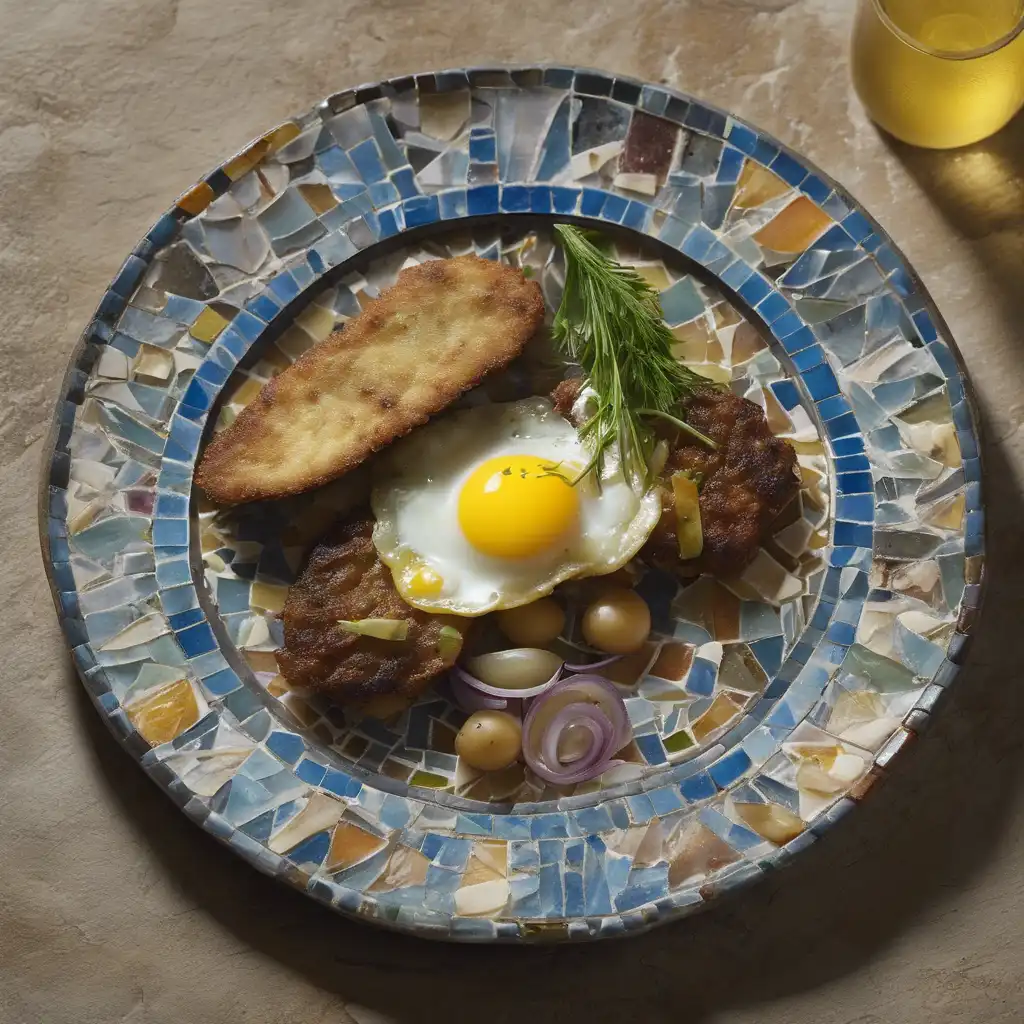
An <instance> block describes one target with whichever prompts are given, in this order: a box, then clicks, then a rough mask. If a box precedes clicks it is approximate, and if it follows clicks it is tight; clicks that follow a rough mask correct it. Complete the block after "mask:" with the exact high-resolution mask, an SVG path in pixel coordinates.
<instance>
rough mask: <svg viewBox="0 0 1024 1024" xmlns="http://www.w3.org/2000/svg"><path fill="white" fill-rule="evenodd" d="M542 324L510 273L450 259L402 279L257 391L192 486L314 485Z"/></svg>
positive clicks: (293, 488) (250, 489)
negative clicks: (342, 327) (340, 328)
mask: <svg viewBox="0 0 1024 1024" xmlns="http://www.w3.org/2000/svg"><path fill="white" fill-rule="evenodd" d="M543 318H544V300H543V297H542V296H541V291H540V288H539V287H538V285H537V283H536V282H535V281H528V280H527V279H526V278H524V277H523V275H522V274H521V273H520V272H519V271H518V270H516V269H514V268H512V267H507V266H503V265H502V264H500V263H495V262H493V261H491V260H485V259H480V258H479V257H477V256H460V257H458V258H457V259H451V260H431V261H429V262H427V263H421V264H419V265H418V266H415V267H410V268H409V269H407V270H403V271H402V273H401V274H399V276H398V281H397V283H396V284H395V285H394V286H393V287H392V288H389V289H388V290H387V291H385V292H384V293H383V294H381V295H380V297H379V298H377V299H374V300H372V301H371V302H370V303H369V304H368V305H367V306H366V308H365V309H364V310H363V312H362V313H361V314H360V315H359V316H358V317H356V318H355V319H354V320H352V321H351V322H350V323H348V324H346V325H345V327H344V329H342V330H340V331H335V332H334V333H333V334H332V335H331V336H330V337H329V338H327V339H325V340H324V341H322V342H320V343H319V344H318V345H315V346H314V347H313V348H311V349H310V350H309V351H308V352H306V353H304V354H303V355H302V356H301V357H300V358H299V359H298V360H296V362H295V363H294V365H292V366H290V367H289V368H288V369H287V370H285V371H284V372H283V373H281V374H280V375H279V376H277V377H275V378H274V379H273V380H271V381H270V382H269V383H268V384H266V385H265V386H264V387H263V389H262V390H261V391H260V393H259V394H258V395H257V396H256V398H255V399H253V401H252V402H251V403H250V404H249V405H248V406H246V408H245V409H243V410H242V412H241V413H240V414H239V416H238V418H237V419H236V420H235V422H234V423H232V424H231V426H229V427H227V429H225V430H224V431H222V432H221V433H220V434H218V435H217V436H216V437H215V438H214V439H213V440H212V441H211V442H210V444H209V446H208V447H207V449H206V451H205V452H204V453H203V456H202V459H201V460H200V463H199V468H198V470H197V472H196V483H197V484H198V485H199V486H200V487H201V488H202V489H203V490H204V491H205V492H206V493H207V495H208V496H209V497H210V498H212V499H213V500H214V501H219V502H224V503H226V504H236V503H238V502H243V501H254V500H256V499H262V498H281V497H284V496H286V495H289V494H298V493H300V492H302V491H307V490H310V489H311V488H313V487H319V486H320V485H322V484H325V483H327V482H328V481H330V480H333V479H334V478H335V477H339V476H341V475H342V474H343V473H345V472H347V471H348V470H350V469H353V468H355V467H356V466H358V465H359V464H360V463H361V462H362V461H363V460H364V459H365V458H366V457H367V456H368V455H370V454H371V453H372V452H374V451H376V450H377V449H378V448H382V447H383V446H384V445H386V444H388V443H389V442H390V441H393V440H394V439H395V438H396V437H401V436H402V435H403V434H405V433H407V432H408V431H409V430H411V429H412V428H413V427H415V426H417V425H419V424H421V423H425V422H426V421H427V419H428V418H429V417H430V416H431V415H432V414H433V413H436V412H440V411H441V410H442V409H444V408H445V407H446V406H447V405H449V404H450V403H451V402H452V401H454V400H455V399H456V398H457V397H458V396H459V395H460V394H461V393H462V392H463V391H465V390H466V389H467V388H470V387H472V386H473V385H474V384H476V383H477V382H478V381H479V380H480V378H481V377H483V376H484V375H485V374H487V373H490V372H491V371H492V370H496V369H499V368H501V367H503V366H505V365H506V364H507V363H508V362H509V361H510V360H511V359H512V358H513V357H515V356H516V355H518V354H519V352H520V351H521V350H522V348H523V346H524V345H525V344H526V342H527V341H528V340H529V338H530V336H531V335H532V334H533V333H534V331H536V329H537V327H538V326H539V325H540V323H541V321H542V320H543Z"/></svg>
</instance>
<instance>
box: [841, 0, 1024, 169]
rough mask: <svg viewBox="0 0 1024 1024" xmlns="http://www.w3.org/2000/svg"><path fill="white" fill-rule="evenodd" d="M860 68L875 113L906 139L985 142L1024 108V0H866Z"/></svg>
mask: <svg viewBox="0 0 1024 1024" xmlns="http://www.w3.org/2000/svg"><path fill="white" fill-rule="evenodd" d="M852 68H853V83H854V86H855V88H856V90H857V93H858V94H859V95H860V98H861V101H862V102H863V103H864V106H865V107H866V108H867V112H868V114H869V115H870V116H871V118H872V120H874V121H875V122H876V123H877V124H879V125H880V126H881V127H882V128H884V129H885V130H886V131H887V132H889V133H890V134H891V135H895V136H896V138H898V139H902V140H903V141H904V142H909V143H910V144H912V145H915V146H926V147H928V148H931V149H951V148H953V147H954V146H966V145H968V144H970V143H972V142H977V141H978V140H979V139H984V138H986V137H987V136H989V135H991V134H992V133H993V132H997V131H998V130H999V129H1000V128H1002V127H1003V125H1005V124H1006V123H1007V122H1008V121H1009V120H1010V119H1011V118H1012V117H1013V116H1014V114H1016V113H1017V111H1018V110H1020V109H1021V106H1024V0H859V5H858V9H857V16H856V21H855V23H854V30H853V53H852Z"/></svg>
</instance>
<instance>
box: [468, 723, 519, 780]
mask: <svg viewBox="0 0 1024 1024" xmlns="http://www.w3.org/2000/svg"><path fill="white" fill-rule="evenodd" d="M522 749H523V727H522V725H520V723H519V721H518V720H517V719H515V718H513V717H512V716H511V715H506V714H505V712H504V711H475V712H474V713H473V714H471V715H470V716H469V718H467V719H466V724H465V725H464V726H463V727H462V728H461V729H460V730H459V733H458V735H457V736H456V737H455V753H456V754H458V755H459V757H461V758H462V760H463V761H465V762H466V764H468V765H469V766H470V767H471V768H479V769H480V771H483V772H496V771H499V770H500V769H502V768H507V767H508V766H509V765H510V764H512V762H513V761H515V760H516V758H517V757H519V754H520V751H521V750H522Z"/></svg>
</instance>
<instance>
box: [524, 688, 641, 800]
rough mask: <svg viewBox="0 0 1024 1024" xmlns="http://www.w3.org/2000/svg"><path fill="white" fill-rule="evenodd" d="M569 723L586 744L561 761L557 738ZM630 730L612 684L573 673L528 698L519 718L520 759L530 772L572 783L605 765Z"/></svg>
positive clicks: (608, 762)
mask: <svg viewBox="0 0 1024 1024" xmlns="http://www.w3.org/2000/svg"><path fill="white" fill-rule="evenodd" d="M570 727H577V728H582V729H584V730H586V731H587V732H588V733H590V737H591V742H590V744H589V745H588V747H587V749H586V750H585V751H584V753H583V754H581V755H578V756H575V757H573V758H571V759H570V760H568V761H562V760H561V759H560V758H559V756H558V746H559V741H560V740H561V739H562V737H563V735H564V734H565V731H566V730H567V729H569V728H570ZM630 733H631V730H630V726H629V715H628V714H627V712H626V706H625V704H624V703H623V702H622V698H621V697H620V696H619V693H618V691H617V690H616V689H615V687H614V685H613V684H612V683H611V682H610V681H609V680H607V679H604V678H603V677H601V676H573V677H571V678H568V679H562V680H559V681H558V682H556V683H554V684H553V685H552V686H551V687H550V689H548V691H547V692H546V693H545V694H544V695H543V696H541V697H538V698H536V699H535V700H533V701H531V702H530V709H529V711H527V713H526V719H525V721H524V722H523V757H524V758H525V760H526V763H527V764H528V765H529V766H530V769H531V770H532V771H533V772H534V774H535V775H538V776H539V777H540V778H542V779H544V780H545V781H547V782H551V783H554V784H555V785H561V786H571V785H574V784H576V783H578V782H586V781H587V780H589V779H593V778H596V777H597V776H598V775H600V774H601V773H602V772H603V771H605V770H606V769H607V768H608V767H610V766H611V764H612V763H613V761H612V756H613V755H614V754H615V752H616V751H617V750H619V749H620V748H621V747H622V746H624V745H625V743H626V742H628V740H629V737H630Z"/></svg>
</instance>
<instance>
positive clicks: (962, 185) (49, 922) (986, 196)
mask: <svg viewBox="0 0 1024 1024" xmlns="http://www.w3.org/2000/svg"><path fill="white" fill-rule="evenodd" d="M852 8H853V3H852V0H676V2H674V3H673V2H656V0H638V2H636V3H609V2H606V0H561V2H559V3H552V2H551V0H545V2H542V0H523V2H521V3H519V4H516V5H498V4H491V3H487V2H482V3H478V4H476V5H469V4H466V3H459V2H457V0H418V2H412V0H377V2H371V0H305V2H296V3H294V4H287V5H286V4H274V3H271V2H268V0H248V2H246V3H241V2H238V0H223V2H221V3H219V4H217V5H211V4H207V3H203V2H201V0H64V2H62V3H58V2H56V0H36V2H34V3H32V4H20V3H16V2H15V0H0V295H2V296H3V299H4V308H5V309H6V313H5V315H4V326H3V330H2V331H0V355H2V359H0V523H2V524H3V526H2V530H0V557H2V560H3V565H4V567H5V570H6V573H7V577H6V585H5V586H4V587H3V588H2V590H0V621H2V622H3V624H4V629H3V630H2V632H0V666H2V668H0V679H2V684H0V685H2V687H3V690H2V692H3V698H4V710H3V713H2V714H0V773H2V774H0V880H2V882H0V965H2V966H0V1021H2V1022H3V1024H33V1022H36V1021H45V1022H46V1024H63V1022H88V1024H101V1022H107V1021H124V1022H133V1024H137V1022H147V1024H150V1022H152V1024H163V1022H168V1024H170V1022H173V1024H192V1022H196V1024H206V1022H211V1021H223V1022H230V1021H237V1020H245V1021H248V1022H251V1024H262V1022H267V1024H271V1022H272V1024H290V1022H301V1024H341V1022H352V1021H355V1022H357V1024H381V1022H391V1021H394V1022H403V1024H404V1022H407V1021H417V1020H430V1021H435V1020H436V1021H442V1020H445V1021H452V1022H460V1021H479V1020H481V1019H483V1020H488V1021H492V1022H494V1024H505V1022H509V1024H511V1022H513V1021H520V1020H523V1019H528V1020H530V1021H531V1022H536V1024H543V1022H546V1021H555V1020H558V1021H560V1022H562V1024H566V1022H572V1021H577V1020H579V1021H583V1020H586V1021H588V1024H598V1022H601V1021H611V1020H615V1021H623V1020H624V1021H632V1020H636V1021H643V1022H645V1024H657V1022H659V1021H669V1020H673V1021H676V1020H685V1021H687V1022H689V1024H698V1022H708V1024H711V1022H714V1024H741V1022H754V1021H757V1022H759V1024H774V1022H783V1021H785V1022H802V1021H814V1022H815V1024H889V1022H893V1024H915V1022H918V1021H921V1022H925V1021H927V1022H929V1024H933V1022H934V1024H953V1022H956V1024H971V1022H981V1021H984V1022H986V1024H998V1022H1008V1024H1009V1022H1019V1021H1020V1020H1021V1019H1022V1018H1024V981H1022V978H1021V973H1020V969H1019V968H1020V949H1021V944H1022V943H1024V790H1022V785H1021V783H1022V754H1024V744H1022V740H1021V732H1022V730H1021V724H1020V723H1021V720H1022V717H1024V687H1022V685H1021V670H1020V666H1021V664H1022V663H1024V628H1022V627H1021V625H1020V623H1019V618H1018V614H1019V613H1018V612H1017V608H1018V607H1019V606H1020V604H1019V603H1020V599H1021V596H1022V587H1021V584H1020V582H1019V577H1018V576H1017V573H1018V572H1020V571H1021V569H1022V568H1024V551H1022V541H1021V536H1022V535H1021V533H1020V523H1021V511H1022V509H1021V504H1022V503H1021V477H1022V470H1024V444H1022V437H1021V434H1020V427H1021V420H1022V417H1024V399H1022V398H1021V391H1020V387H1021V383H1022V379H1024V374H1022V371H1021V363H1022V354H1021V350H1022V348H1024V337H1022V335H1021V330H1020V326H1019V325H1020V324H1021V323H1022V322H1024V278H1022V277H1021V268H1024V118H1018V119H1017V121H1016V122H1015V123H1014V124H1013V125H1011V126H1010V127H1009V128H1008V129H1006V130H1005V131H1004V132H1003V133H1001V134H1000V135H999V136H997V137H995V138H994V139H992V140H990V141H989V142H987V143H983V144H981V145H979V146H976V147H973V148H971V149H968V150H965V151H961V152H958V153H952V154H950V153H946V154H942V153H929V152H923V151H913V150H909V149H907V148H905V147H902V146H898V145H896V144H895V143H892V142H889V141H886V140H885V139H883V138H881V137H880V136H879V134H878V132H877V131H876V130H875V129H874V128H873V127H872V126H871V124H870V123H869V122H868V121H867V120H866V118H865V116H864V114H863V111H862V110H861V108H860V107H859V105H858V103H857V100H856V98H855V97H854V95H853V93H852V91H851V88H850V85H849V78H848V74H847V55H846V51H847V44H848V38H849V34H850V20H851V15H852ZM518 60H522V61H545V60H546V61H555V62H568V63H575V64H583V65H592V66H599V67H605V68H608V69H609V70H612V71H617V72H624V73H628V74H632V75H636V76H638V77H641V78H646V79H651V80H656V81H661V82H665V83H668V84H670V85H673V86H678V87H679V88H681V89H684V90H688V91H692V92H694V93H696V94H698V95H700V96H702V97H704V98H705V99H708V100H710V101H712V102H715V103H717V104H719V105H721V106H723V107H728V108H730V109H732V110H734V111H736V112H737V113H738V114H739V115H741V116H743V117H745V118H748V119H750V120H752V121H754V122H755V123H756V124H758V125H760V126H761V127H763V128H765V129H767V130H769V131H771V132H773V133H774V134H775V135H776V136H777V137H778V138H780V139H782V140H783V141H785V142H787V143H789V144H791V145H792V146H794V147H796V148H797V149H799V150H801V151H802V152H803V153H805V154H806V155H807V156H808V157H809V158H810V159H811V160H813V161H815V162H816V163H817V164H818V165H819V166H821V167H822V168H823V169H824V170H825V171H827V172H828V173H830V174H832V175H833V176H835V177H836V178H838V179H839V180H841V181H842V182H843V183H844V184H845V185H846V186H848V188H849V189H850V190H851V191H852V192H853V193H854V195H856V196H857V197H858V198H859V199H860V200H861V201H863V202H864V203H865V205H866V206H867V207H868V209H869V210H871V212H872V213H873V214H874V215H875V216H876V217H877V218H878V220H879V221H881V223H882V224H883V226H884V227H885V228H886V229H887V230H888V231H889V232H890V233H891V234H892V236H893V237H894V238H895V240H896V241H897V243H898V244H899V245H900V246H901V247H902V248H903V250H904V252H905V253H906V254H907V255H908V256H909V258H910V260H911V262H912V263H913V264H914V265H915V267H916V268H917V270H918V271H919V272H920V274H921V276H922V278H923V279H924V281H925V283H926V285H927V286H928V288H929V289H930V290H931V292H932V294H933V296H934V297H935V299H936V301H937V302H938V305H939V307H940V309H941V310H942V312H943V314H944V315H945V317H946V319H947V321H948V322H949V325H950V327H951V329H952V331H953V334H954V336H955V337H956V339H957V340H958V342H959V345H960V348H961V350H962V352H963V354H964V358H965V360H966V363H967V366H968V368H969V371H970V373H971V376H972V378H973V380H974V384H975V388H976V391H977V395H978V399H979V405H980V410H981V414H982V418H983V420H984V431H985V435H986V443H985V456H986V462H987V492H986V493H987V502H988V509H989V524H990V536H989V551H990V555H989V562H988V568H989V572H990V589H989V592H988V602H987V608H986V612H985V615H984V617H983V622H982V625H981V627H980V630H979V631H978V634H977V639H976V641H975V644H974V649H973V653H972V657H971V660H970V664H969V667H968V668H967V669H966V670H965V671H964V673H963V675H962V677H961V680H960V682H959V683H958V685H957V687H956V689H955V695H954V697H953V699H952V700H951V702H950V703H949V704H948V705H947V706H946V708H945V709H944V711H943V713H942V714H941V715H940V716H939V720H938V721H937V722H936V723H935V725H934V726H933V727H932V729H931V731H930V732H929V733H928V734H927V735H926V736H925V737H924V738H923V739H922V740H920V741H919V742H918V743H917V744H916V746H915V747H914V748H912V749H911V750H910V751H909V752H908V753H906V754H905V755H902V756H901V758H900V759H899V761H898V763H897V766H896V768H895V770H894V771H893V773H892V775H891V778H890V779H889V780H888V781H887V782H886V783H885V784H884V785H882V786H880V787H878V788H877V790H876V791H874V792H873V793H872V794H871V797H870V798H869V799H868V800H867V801H866V802H865V804H864V806H863V807H862V808H861V809H860V810H859V812H858V813H857V814H854V815H851V816H850V817H849V818H847V819H846V821H845V822H844V824H843V825H841V826H839V827H838V828H836V829H835V830H834V831H832V832H831V833H830V834H829V835H828V836H827V837H826V839H825V840H824V841H822V842H820V843H817V844H815V845H814V847H813V848H812V849H811V850H810V851H809V852H807V853H805V854H803V855H801V857H800V858H798V860H797V862H796V863H795V864H794V866H793V867H791V868H790V869H789V870H787V871H785V872H783V873H781V874H779V875H778V876H776V877H775V878H772V879H770V880H768V881H767V882H765V883H763V884H760V885H758V886H756V887H754V888H753V889H747V890H744V891H743V892H742V893H740V894H739V896H738V897H737V898H735V899H732V900H727V901H725V902H723V903H720V904H717V905H716V906H715V908H714V909H713V910H711V911H710V912H708V913H706V914H704V915H702V916H700V917H697V918H691V919H688V920H685V921H682V922H680V923H678V924H676V925H672V926H669V927H667V928H664V929H662V930H658V931H655V932H653V933H650V934H648V935H646V936H642V937H640V938H637V939H632V940H630V941H628V942H625V943H621V942H620V943H612V944H602V945H588V946H579V947H574V948H566V949H557V950H556V949H527V950H521V949H509V948H465V947H448V946H440V945H431V944H427V943H425V942H422V941H417V940H413V939H408V938H404V937H401V936H396V935H391V934H386V933H384V932H380V931H376V930H373V929H371V928H369V927H367V926H365V925H357V924H352V923H349V922H347V921H344V920H341V919H339V918H337V917H335V916H333V915H332V914H330V913H329V912H328V911H326V910H324V909H323V908H321V907H320V906H318V905H316V904H314V903H313V902H312V901H310V900H308V899H305V898H303V897H302V896H300V895H299V894H297V893H295V892H292V891H290V890H286V889H285V888H284V887H281V886H278V885H276V884H275V883H273V882H271V881H269V880H268V879H266V878H264V877H262V876H260V875H258V874H256V873H255V872H254V871H252V870H251V869H249V868H248V867H247V866H245V865H244V864H243V863H242V862H241V861H239V860H238V859H237V858H235V857H234V856H233V855H232V854H230V853H229V852H228V851H227V850H225V849H222V848H221V847H219V846H218V845H217V844H216V843H215V842H214V841H213V840H212V839H210V838H209V837H207V836H206V835H205V834H203V833H201V832H200V831H199V830H198V829H196V828H195V827H194V826H193V825H191V824H190V823H189V822H188V821H187V820H186V819H185V818H184V817H183V816H182V815H181V814H180V813H179V812H178V811H177V810H176V809H175V808H174V807H173V806H172V805H171V803H170V802H169V801H168V800H166V799H165V798H164V797H163V796H162V795H161V794H160V793H159V792H158V791H157V790H156V789H155V788H154V787H153V786H152V785H151V784H150V783H149V781H148V780H147V779H146V778H145V777H144V775H143V774H142V772H141V771H139V770H138V769H137V768H136V767H135V766H134V765H133V764H132V763H131V761H130V760H129V759H128V757H127V756H126V755H124V754H123V753H122V752H121V750H120V749H119V748H118V747H117V746H116V744H115V743H114V741H113V739H112V738H111V737H110V736H109V735H108V734H107V732H106V730H105V728H104V727H103V725H102V724H101V723H100V721H99V719H98V718H97V716H96V715H95V713H94V712H93V710H92V707H91V705H90V704H89V702H88V700H87V698H86V696H85V693H84V691H83V690H82V688H81V687H80V686H79V684H78V682H77V680H76V678H75V675H74V672H73V670H72V668H71V665H70V661H69V659H68V656H67V655H66V653H65V649H64V645H63V641H62V638H61V634H60V631H59V630H58V628H57V624H56V618H55V616H54V613H53V608H52V604H51V601H50V594H49V590H48V588H47V584H46V580H45V577H44V575H43V569H42V564H41V560H40V556H39V553H38V543H37V533H36V515H35V510H36V498H35V488H36V478H37V470H38V467H39V464H40V460H41V458H42V457H43V437H44V434H45V431H46V429H47V426H48V423H49V419H50V414H51V408H52V404H53V402H54V399H55V397H56V394H57V385H58V381H59V380H60V377H61V375H62V373H63V371H64V367H65V364H66V362H67V359H68V356H69V353H70V352H71V349H72V347H73V346H74V344H75V341H76V339H77V336H78V333H79V331H80V330H81V328H82V327H83V325H84V324H85V323H86V321H87V320H88V318H89V316H90V314H91V312H92V310H93V308H94V306H95V304H96V302H97V300H98V298H99V296H100V295H101V294H102V291H103V289H104V287H105V286H106V284H107V282H108V281H109V279H110V278H111V276H112V275H113V274H114V272H115V271H116V270H117V268H118V267H119V265H120V263H121V261H122V259H123V258H124V256H125V254H126V253H127V252H128V251H129V250H130V249H131V247H132V245H133V244H134V243H135V242H136V241H137V239H138V238H139V237H141V236H142V234H143V233H144V232H145V231H146V230H147V228H148V227H149V225H150V224H151V223H152V222H153V221H154V220H155V219H156V218H157V216H158V215H159V214H160V213H161V212H162V211H163V209H164V208H165V207H166V206H167V205H168V203H169V202H170V201H171V200H172V199H173V198H174V196H176V195H177V194H178V193H179V192H181V191H182V190H183V189H184V188H186V187H187V186H188V185H190V184H191V183H193V182H194V181H195V180H196V179H198V178H199V177H200V176H201V175H202V174H203V173H204V172H205V171H206V170H207V169H209V168H210V167H212V166H214V165H215V164H216V163H218V162H219V161H220V160H221V159H222V158H223V157H224V156H225V155H227V154H228V153H230V152H232V151H234V150H235V149H237V148H238V147H239V146H240V145H241V144H242V143H244V142H245V141H247V140H248V139H249V138H250V137H251V136H254V135H256V134H258V133H259V132H260V131H261V130H263V129H265V128H267V127H269V126H270V125H272V124H274V123H275V122H277V121H279V120H281V119H282V118H284V117H286V116H288V115H289V114H292V113H295V112H298V111H301V110H303V109H305V108H306V107H308V106H310V105H311V104H312V103H313V102H315V101H316V100H317V99H319V98H320V97H321V95H324V94H326V93H328V92H331V91H335V90H338V89H340V88H342V87H344V86H346V85H350V84H353V83H355V82H358V81H364V80H370V79H374V78H379V77H383V76H387V75H393V74H398V73H401V72H407V71H413V70H419V69H424V68H431V67H442V66H454V65H461V64H467V63H488V62H495V61H518Z"/></svg>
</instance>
